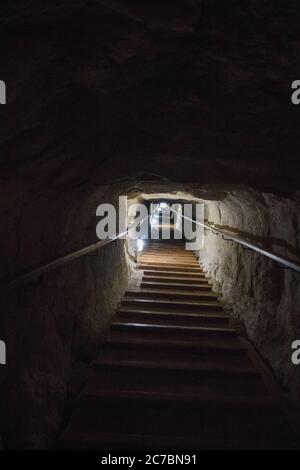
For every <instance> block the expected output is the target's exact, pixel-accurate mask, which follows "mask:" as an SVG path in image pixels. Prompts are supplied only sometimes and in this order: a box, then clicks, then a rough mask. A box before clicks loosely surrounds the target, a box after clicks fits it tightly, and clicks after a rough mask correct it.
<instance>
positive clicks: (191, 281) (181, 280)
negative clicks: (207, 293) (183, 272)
mask: <svg viewBox="0 0 300 470" xmlns="http://www.w3.org/2000/svg"><path fill="white" fill-rule="evenodd" d="M142 279H143V282H157V283H162V284H173V283H175V284H177V283H178V284H188V285H199V286H209V287H210V286H211V285H210V283H209V282H208V280H207V279H205V278H199V279H197V278H190V277H187V278H186V277H175V276H174V277H172V276H169V277H164V276H160V275H159V274H158V275H157V276H155V275H145V274H144V275H143V278H142Z"/></svg>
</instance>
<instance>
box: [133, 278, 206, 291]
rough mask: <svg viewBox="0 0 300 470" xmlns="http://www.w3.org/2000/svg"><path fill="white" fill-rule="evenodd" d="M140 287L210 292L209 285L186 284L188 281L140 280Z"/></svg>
mask: <svg viewBox="0 0 300 470" xmlns="http://www.w3.org/2000/svg"><path fill="white" fill-rule="evenodd" d="M141 288H142V290H144V289H154V290H156V289H158V290H166V289H167V290H176V291H180V290H185V291H188V292H199V291H209V292H211V286H210V285H209V284H208V283H207V284H195V283H194V284H193V283H192V284H188V283H179V282H172V283H171V282H155V281H148V280H143V281H142V282H141Z"/></svg>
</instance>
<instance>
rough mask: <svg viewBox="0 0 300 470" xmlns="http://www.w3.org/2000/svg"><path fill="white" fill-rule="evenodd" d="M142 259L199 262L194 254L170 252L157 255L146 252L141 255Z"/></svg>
mask: <svg viewBox="0 0 300 470" xmlns="http://www.w3.org/2000/svg"><path fill="white" fill-rule="evenodd" d="M139 258H140V259H144V260H150V261H151V260H153V261H161V260H164V261H166V260H167V261H169V260H171V261H172V260H176V261H178V260H179V261H181V260H182V261H187V262H190V261H193V262H196V263H198V260H197V258H196V257H195V256H192V255H175V254H170V255H166V254H162V253H160V254H157V255H154V254H146V253H143V254H141V255H140V256H139Z"/></svg>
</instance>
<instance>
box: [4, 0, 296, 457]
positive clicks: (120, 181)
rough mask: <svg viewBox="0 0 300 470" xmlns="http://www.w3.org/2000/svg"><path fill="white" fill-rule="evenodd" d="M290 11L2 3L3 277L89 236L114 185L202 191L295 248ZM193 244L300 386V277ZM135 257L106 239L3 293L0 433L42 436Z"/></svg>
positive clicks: (198, 3)
mask: <svg viewBox="0 0 300 470" xmlns="http://www.w3.org/2000/svg"><path fill="white" fill-rule="evenodd" d="M299 25H300V8H299V2H297V1H296V0H287V1H285V2H283V1H280V0H276V1H275V0H228V1H226V2H221V1H218V0H164V1H163V2H158V1H156V0H155V1H154V0H152V1H150V0H144V1H143V2H139V1H136V0H122V1H121V0H103V1H101V0H93V1H84V0H55V1H53V0H52V1H50V0H43V2H42V3H41V2H40V3H37V2H33V1H30V0H22V1H16V2H15V1H13V2H12V1H10V2H5V1H4V2H1V6H0V79H1V80H3V81H4V82H5V83H6V87H7V104H6V105H5V106H0V122H1V126H0V149H1V151H0V167H1V171H0V181H1V206H0V211H1V219H2V221H3V222H2V224H1V227H0V240H1V249H0V259H1V263H0V273H1V275H0V277H1V279H2V281H3V280H6V279H8V278H11V277H14V276H15V275H18V274H19V273H22V272H24V271H26V270H28V269H31V268H34V267H36V266H40V265H42V264H43V263H47V262H49V260H52V259H55V258H58V257H60V256H63V255H65V254H67V253H70V252H72V251H74V250H78V249H80V248H81V247H83V246H86V245H88V244H91V243H94V242H95V238H96V232H95V228H96V223H97V219H96V208H97V207H98V205H99V204H100V203H102V202H109V203H112V204H116V205H117V201H118V198H119V196H120V195H127V196H128V198H129V199H130V200H132V201H144V200H147V201H149V200H151V198H153V197H155V198H157V197H160V198H161V199H162V200H165V199H167V200H168V199H169V198H171V199H173V200H182V199H186V200H190V201H201V203H205V204H206V207H207V213H206V220H207V221H209V222H210V223H212V224H214V225H215V226H216V227H223V228H228V229H230V230H232V231H234V233H237V234H240V235H243V236H244V237H247V238H248V239H251V240H252V241H254V242H255V243H260V244H262V246H265V247H268V248H269V249H274V250H275V251H277V252H279V253H280V254H282V255H283V256H287V257H288V258H292V259H294V260H297V261H299V248H300V230H299V227H300V211H299V207H300V205H299V203H300V160H299V152H300V126H299V113H300V110H299V108H297V106H293V105H292V104H291V83H292V82H293V80H296V79H297V78H299V77H300V60H299V57H300V55H299V53H300V35H299ZM201 257H202V263H203V265H204V266H205V268H206V270H207V272H208V273H209V274H210V276H211V278H212V279H213V283H214V288H215V289H216V290H218V291H221V292H222V294H223V296H224V299H225V301H226V302H227V303H228V305H230V306H231V310H232V311H233V316H234V318H236V319H238V320H239V321H240V322H241V324H242V325H243V327H244V328H245V331H246V332H247V335H248V336H249V338H250V339H251V341H253V343H254V345H255V347H256V348H257V349H258V351H259V352H260V353H261V355H262V357H263V358H264V360H266V362H267V363H268V365H269V366H270V368H271V369H272V370H273V372H274V375H275V376H276V378H277V380H278V381H279V383H280V384H281V386H282V387H283V388H284V390H286V391H288V392H289V393H291V395H292V396H293V398H294V399H295V400H297V399H298V401H299V394H300V388H299V379H298V371H297V370H296V369H295V367H293V366H292V364H291V363H290V355H291V352H290V344H291V341H292V340H293V339H296V337H297V334H298V335H299V331H300V323H299V311H300V303H299V299H300V295H299V294H300V284H299V275H298V274H297V273H293V272H291V271H289V270H282V269H279V268H278V267H276V266H274V263H273V262H272V261H270V260H267V259H264V258H262V257H261V256H259V255H256V254H255V255H253V254H252V253H249V252H245V251H243V250H241V249H240V248H239V247H236V246H234V245H232V244H229V243H226V242H224V241H223V240H221V239H216V237H214V235H213V234H206V245H205V248H204V249H203V250H202V253H201ZM133 271H134V269H133V267H132V261H131V260H130V259H129V257H128V250H127V248H126V244H125V243H124V242H123V241H118V242H116V243H115V244H114V245H110V246H108V247H106V248H105V249H104V250H103V251H101V253H100V254H99V256H97V257H85V258H81V259H80V260H77V261H75V262H74V263H71V264H70V265H66V266H64V267H62V268H60V269H58V270H57V271H55V272H51V273H49V274H46V275H44V276H42V277H40V278H39V279H37V280H36V281H35V282H32V283H29V284H28V285H26V286H21V287H19V288H16V289H15V290H14V291H13V293H12V291H11V290H8V291H3V292H2V293H1V315H0V339H1V340H2V339H4V340H5V341H6V343H7V345H8V348H7V363H8V364H9V367H8V366H7V367H5V368H3V367H2V368H0V393H1V400H0V403H1V405H0V409H1V417H2V418H1V421H0V435H1V436H2V440H3V445H4V447H7V448H27V449H32V448H33V449H43V448H53V446H54V445H55V444H54V442H55V439H56V438H57V436H58V434H59V433H60V432H61V430H62V429H63V426H64V422H65V419H66V415H68V411H66V408H67V409H68V406H69V405H68V406H66V403H67V404H69V403H71V402H72V400H73V399H74V397H76V395H77V394H78V391H79V390H80V388H81V386H82V383H83V382H84V380H85V378H86V374H87V369H88V366H89V364H90V362H91V361H92V360H93V358H94V357H95V355H96V354H97V352H98V351H99V346H100V345H101V342H102V340H103V337H104V336H105V334H106V332H107V328H108V325H109V323H110V321H111V318H112V317H113V315H114V312H115V309H116V306H117V304H118V302H119V301H120V299H121V298H122V295H123V293H124V291H125V289H126V286H127V283H128V281H129V279H130V276H131V275H132V274H133ZM25 408H26V409H27V411H28V412H27V413H26V414H25V415H24V409H25Z"/></svg>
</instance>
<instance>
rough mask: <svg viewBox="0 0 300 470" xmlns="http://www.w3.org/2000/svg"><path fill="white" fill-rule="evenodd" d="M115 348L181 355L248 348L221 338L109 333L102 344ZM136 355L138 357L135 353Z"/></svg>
mask: <svg viewBox="0 0 300 470" xmlns="http://www.w3.org/2000/svg"><path fill="white" fill-rule="evenodd" d="M104 346H105V347H106V346H108V347H110V348H114V349H115V350H120V351H123V352H124V353H126V352H128V351H137V352H140V351H143V350H146V351H158V352H167V353H175V354H181V355H182V356H183V357H184V356H185V355H186V354H199V355H200V356H203V355H208V354H209V355H212V356H217V355H224V356H229V357H232V356H241V357H244V356H247V354H248V350H247V349H246V348H245V347H244V346H243V345H242V344H240V343H239V342H238V341H228V340H226V339H225V340H221V341H218V342H217V343H216V342H214V341H209V340H203V339H202V340H201V339H200V340H197V341H178V340H177V341H176V340H172V339H171V338H170V339H169V340H168V341H166V340H159V339H155V338H154V339H147V338H142V339H139V338H134V337H131V336H130V335H122V336H120V335H117V336H115V335H113V334H111V335H110V336H109V337H108V338H107V339H106V342H105V344H104ZM137 357H139V355H138V353H137Z"/></svg>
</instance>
